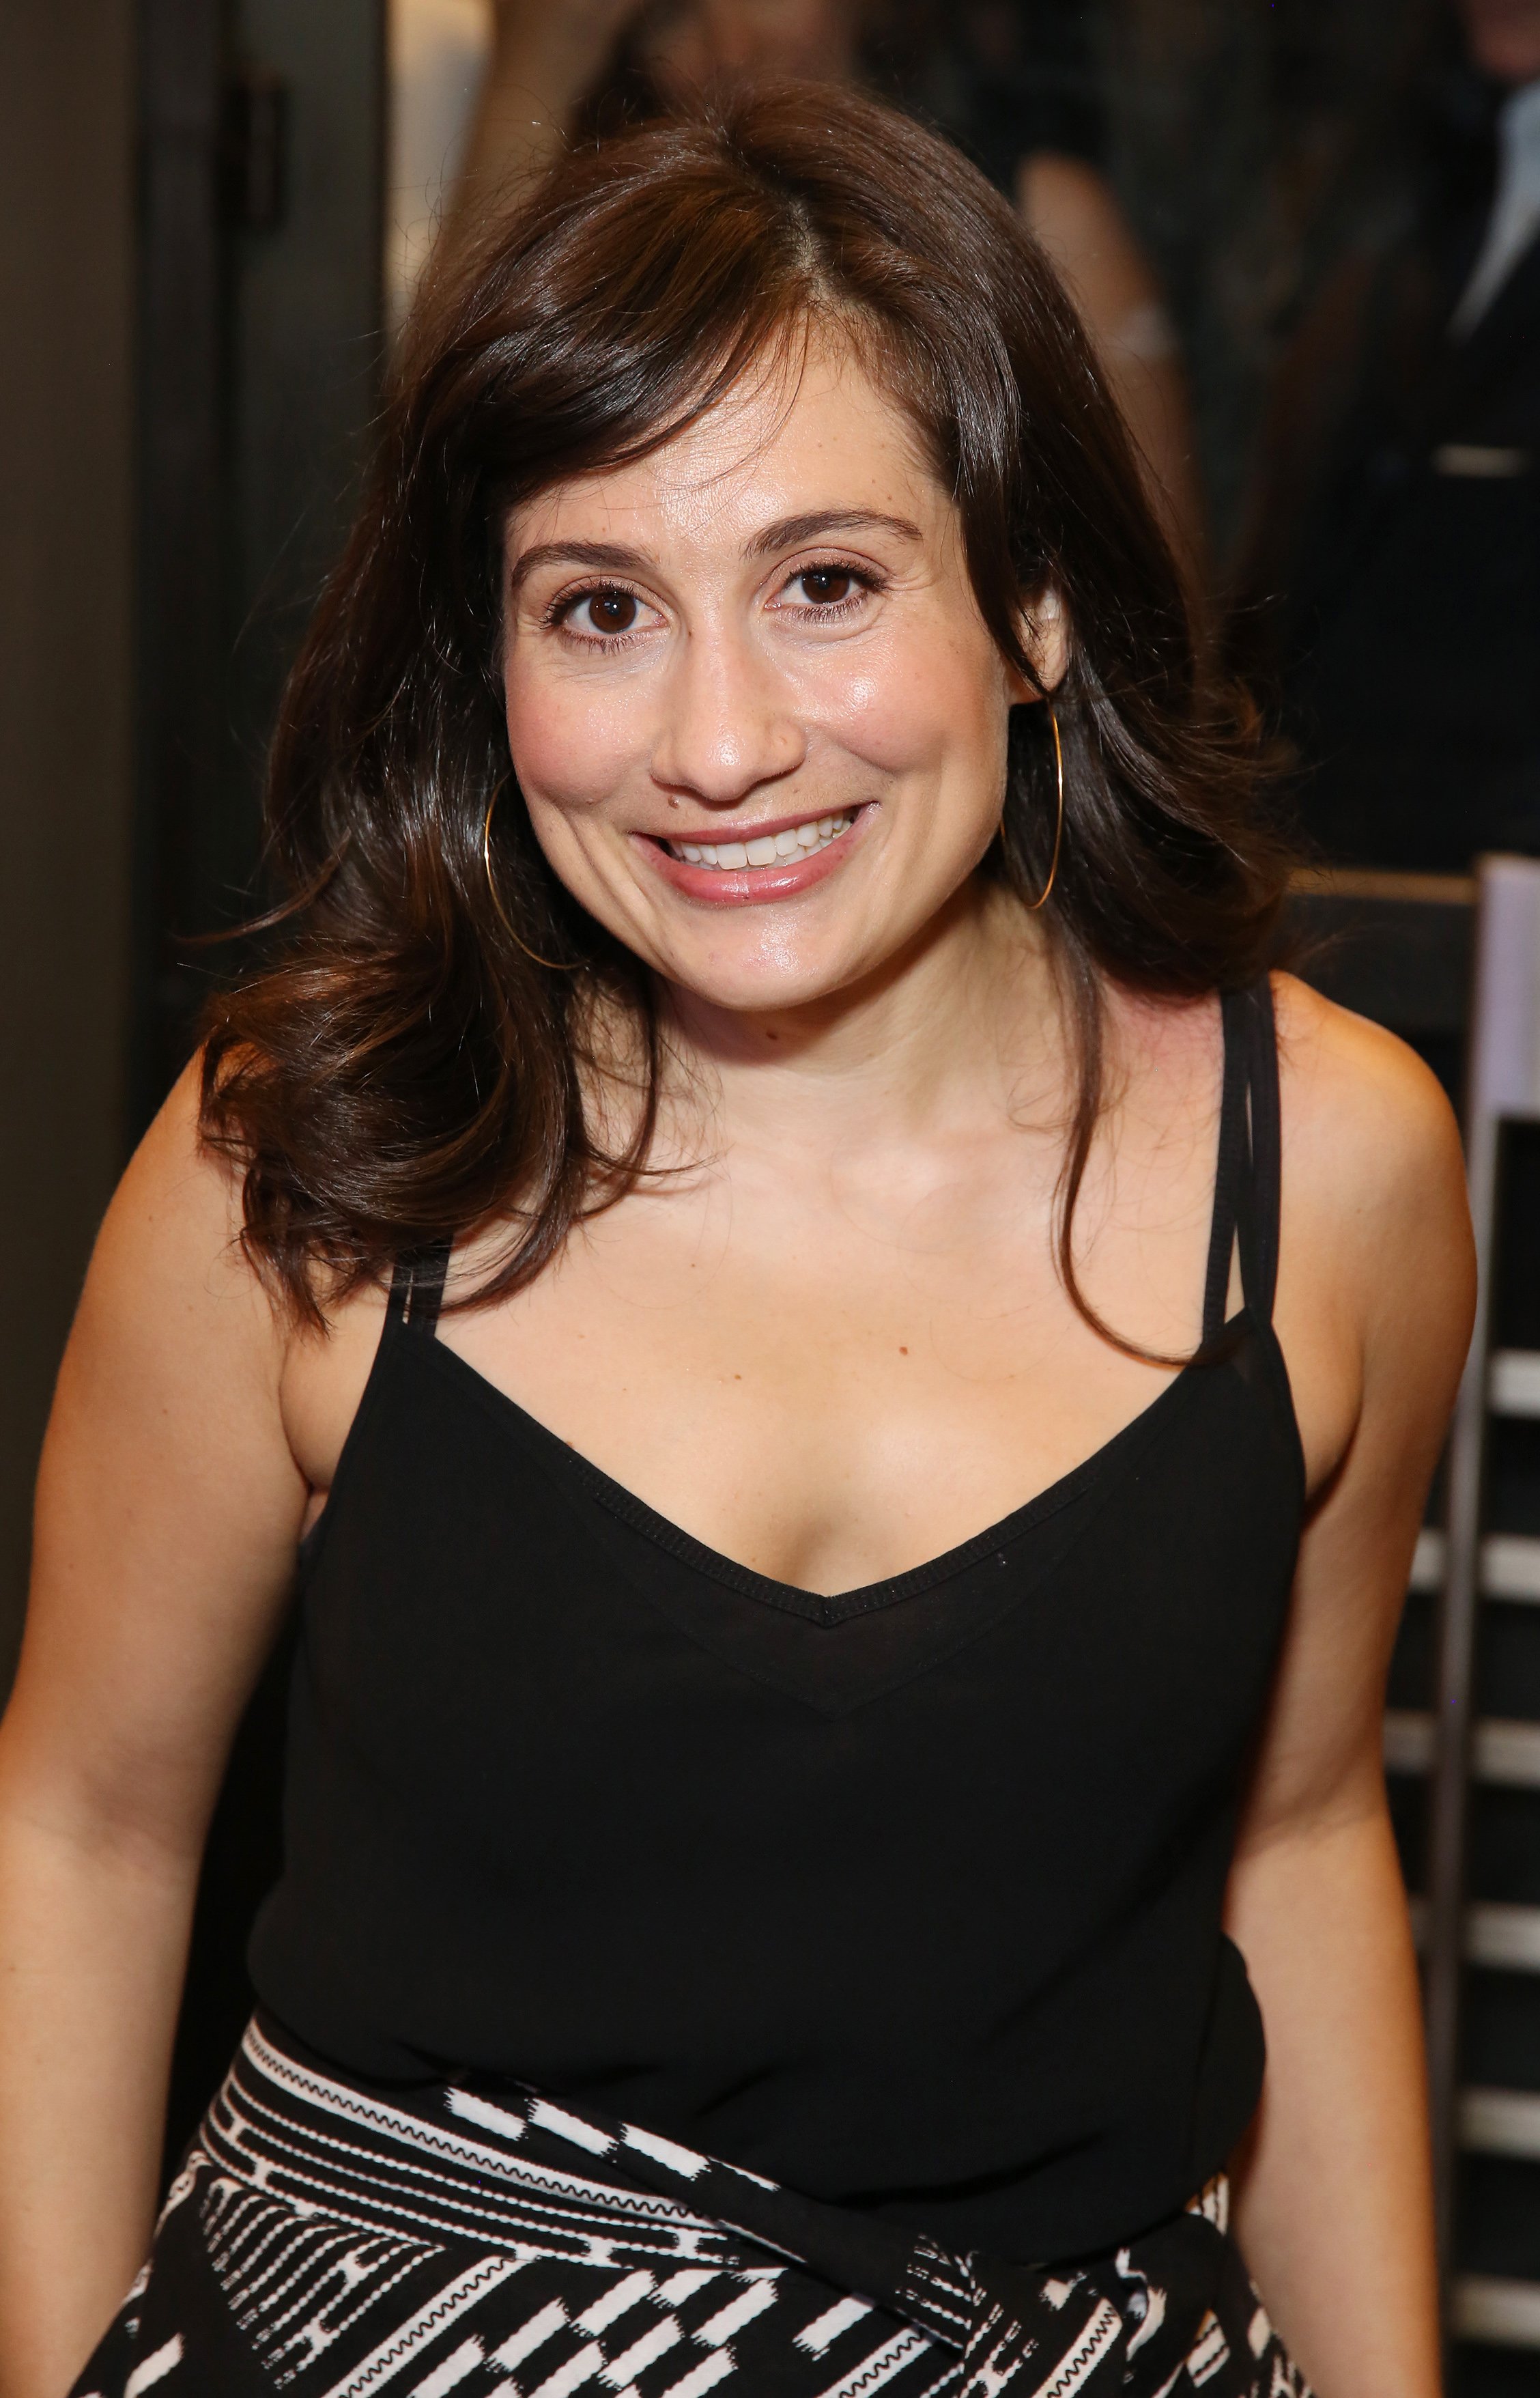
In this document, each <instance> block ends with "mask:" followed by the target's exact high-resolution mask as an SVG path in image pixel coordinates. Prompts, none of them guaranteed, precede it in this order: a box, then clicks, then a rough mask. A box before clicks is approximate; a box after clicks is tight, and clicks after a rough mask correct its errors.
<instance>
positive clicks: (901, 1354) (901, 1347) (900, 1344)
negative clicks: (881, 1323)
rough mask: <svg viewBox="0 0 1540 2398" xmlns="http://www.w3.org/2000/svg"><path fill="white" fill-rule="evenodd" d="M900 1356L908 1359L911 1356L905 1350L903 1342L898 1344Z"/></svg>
mask: <svg viewBox="0 0 1540 2398" xmlns="http://www.w3.org/2000/svg"><path fill="white" fill-rule="evenodd" d="M898 1354H899V1355H900V1356H901V1357H907V1355H908V1354H909V1352H908V1351H907V1349H905V1347H904V1343H903V1341H902V1340H901V1341H900V1342H899V1344H898Z"/></svg>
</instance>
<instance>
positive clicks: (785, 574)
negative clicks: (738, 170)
mask: <svg viewBox="0 0 1540 2398" xmlns="http://www.w3.org/2000/svg"><path fill="white" fill-rule="evenodd" d="M507 572H508V585H507V602H506V606H507V637H506V693H507V711H508V739H509V744H510V747H511V749H512V754H513V761H514V767H515V771H516V775H517V776H518V781H519V786H520V788H521V789H522V791H523V793H524V797H525V800H526V802H527V803H528V806H529V817H530V821H531V823H532V825H533V827H534V829H535V833H536V836H537V838H538V840H539V842H540V844H541V847H542V850H543V851H544V853H545V855H546V857H547V858H548V859H549V861H550V863H551V866H552V868H553V869H554V870H555V871H556V874H557V875H559V877H560V878H561V880H562V882H564V883H565V884H566V885H567V887H568V889H569V891H571V892H572V893H573V894H574V895H575V896H576V897H577V898H578V899H579V900H580V901H581V902H582V904H583V907H584V908H586V909H588V910H589V911H590V913H591V914H593V915H594V916H596V917H597V918H598V920H599V921H600V923H603V924H605V925H606V926H608V927H609V930H610V931H611V932H612V933H614V934H615V935H616V936H618V937H619V938H620V939H621V940H622V941H623V942H624V943H625V944H626V946H627V947H628V948H629V949H631V950H635V951H636V954H637V955H638V956H639V957H641V958H642V959H644V960H645V961H646V963H648V964H649V965H650V966H651V967H653V968H654V969H655V970H656V971H657V972H658V973H659V974H661V975H663V977H665V978H666V979H667V980H668V981H669V982H670V983H672V984H674V985H676V986H677V987H680V988H682V989H683V990H688V991H690V992H692V993H694V994H696V995H697V996H698V997H699V998H701V999H703V1000H705V1001H707V1002H709V1003H711V1004H716V1005H718V1006H721V1007H725V1008H730V1009H740V1010H742V1009H761V1008H781V1007H786V1006H797V1005H800V1004H806V1003H808V1002H810V1001H813V1000H816V999H819V998H821V997H824V996H825V995H828V994H830V993H833V992H835V991H837V990H844V989H847V988H849V987H850V985H852V984H853V983H855V982H857V981H859V980H860V979H862V978H863V977H865V976H867V975H869V974H871V973H874V972H875V971H877V969H879V968H880V967H882V966H883V965H884V964H886V963H888V962H889V961H890V960H891V959H892V958H894V957H895V956H897V955H898V954H899V953H900V952H901V951H902V950H903V949H904V946H905V944H907V943H909V942H911V941H912V940H913V939H914V937H915V936H916V935H917V934H918V933H919V931H920V930H921V928H922V927H923V926H924V925H926V924H927V923H929V922H930V920H931V918H932V917H934V916H935V915H936V913H937V912H938V910H940V909H942V908H943V907H944V905H945V904H946V902H947V901H948V900H949V899H950V898H951V897H952V896H953V895H954V894H955V893H956V892H957V890H958V889H959V887H960V886H961V885H962V884H963V883H964V882H967V880H968V878H969V877H970V875H971V873H972V871H973V869H974V868H975V867H976V866H977V865H978V863H979V860H980V859H981V857H982V856H983V855H984V851H985V849H986V848H987V847H988V845H989V842H990V839H991V837H992V835H993V833H994V831H995V829H996V827H997V826H998V822H999V816H1000V808H1001V802H1002V795H1003V791H1004V781H1005V762H1006V725H1007V718H1008V715H1009V711H1010V709H1011V706H1012V704H1013V703H1014V702H1017V701H1022V700H1025V699H1028V698H1030V697H1031V695H1032V694H1031V693H1030V691H1029V689H1028V687H1027V686H1026V684H1025V682H1024V680H1023V679H1022V678H1021V677H1019V676H1018V675H1017V674H1016V673H1015V671H1014V670H1013V669H1011V668H1010V667H1008V666H1007V665H1006V663H1005V661H1004V660H1003V659H1002V658H1001V656H1000V653H999V652H998V649H997V648H996V646H995V644H994V642H993V640H991V639H990V636H989V634H988V632H987V630H986V629H985V626H984V621H983V619H982V617H981V616H980V613H979V610H978V605H977V602H976V601H975V600H974V597H973V591H972V587H971V584H970V582H969V579H968V573H967V570H966V566H965V563H964V559H963V550H962V542H961V536H960V527H959V523H958V519H957V511H956V509H955V508H954V506H953V505H952V503H951V500H950V499H949V497H948V495H947V493H946V492H944V490H943V489H942V487H941V485H940V484H939V483H938V482H937V480H936V478H935V477H934V475H933V474H932V473H931V469H930V467H929V466H928V465H927V464H926V463H925V462H924V461H923V459H922V458H921V456H920V454H919V451H918V447H917V440H916V437H915V435H914V433H913V431H912V429H911V427H910V425H909V424H908V421H907V420H906V419H905V418H904V416H903V415H902V414H901V413H900V411H898V410H897V408H895V406H894V405H893V404H892V402H891V401H890V400H889V399H888V398H887V397H885V396H884V395H883V393H882V392H881V391H880V390H878V388H877V385H876V384H873V383H872V382H871V381H870V380H868V378H867V377H866V375H865V374H864V372H863V371H862V370H861V369H860V368H859V367H858V366H856V365H854V364H853V363H852V362H851V361H850V358H849V357H848V356H847V355H846V353H845V352H844V351H843V349H837V348H833V347H830V348H827V349H821V348H819V347H817V346H815V347H814V348H813V350H812V352H811V355H810V357H809V360H808V364H807V370H806V372H805V373H804V374H803V375H802V376H801V378H800V381H799V382H798V383H797V384H796V386H795V390H794V391H793V390H792V389H791V388H789V387H788V384H787V382H786V380H785V378H784V377H783V375H781V374H780V373H770V374H769V375H767V376H765V377H763V378H759V379H757V381H756V380H752V379H751V381H750V382H749V383H747V384H743V385H741V386H740V387H739V389H738V390H737V391H736V392H735V393H733V394H732V395H730V397H729V399H728V400H727V401H725V402H724V403H723V404H722V405H721V406H719V407H718V408H716V409H715V410H713V411H711V412H710V413H709V414H708V415H707V416H705V417H703V419H702V420H701V422H700V423H698V424H695V425H693V426H691V427H690V429H689V430H688V431H686V432H683V433H681V434H679V435H678V436H677V437H676V438H675V439H674V440H673V441H671V442H669V443H668V444H667V446H666V447H664V448H663V449H662V450H660V451H658V452H657V453H656V455H655V456H653V457H651V458H649V459H646V460H643V461H642V462H640V463H639V464H636V465H627V466H623V467H616V468H608V469H602V470H600V471H598V472H596V473H595V474H592V475H589V476H585V477H583V478H579V479H577V480H574V481H571V482H568V483H561V484H557V485H556V486H555V487H554V488H553V489H551V490H548V491H546V492H542V493H540V494H539V495H538V497H536V498H534V499H532V500H530V501H529V503H528V504H527V505H524V506H522V507H520V508H519V509H517V510H516V511H515V513H514V515H513V517H512V519H511V521H510V524H509V527H508V532H507ZM1046 615H1047V621H1046V622H1045V624H1044V625H1043V626H1042V628H1041V629H1042V640H1041V644H1040V646H1039V649H1038V655H1037V660H1036V663H1037V664H1038V669H1039V671H1040V672H1041V673H1042V675H1043V678H1044V680H1045V681H1046V682H1048V683H1052V682H1055V681H1057V680H1058V677H1059V675H1060V673H1061V672H1062V671H1063V666H1064V654H1063V642H1062V638H1061V634H1060V630H1059V626H1058V619H1057V612H1056V610H1055V609H1054V608H1053V606H1052V604H1050V608H1049V610H1048V611H1047V612H1046Z"/></svg>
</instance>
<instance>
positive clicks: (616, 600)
mask: <svg viewBox="0 0 1540 2398" xmlns="http://www.w3.org/2000/svg"><path fill="white" fill-rule="evenodd" d="M586 605H587V609H588V621H589V623H590V624H591V625H592V626H593V627H594V630H595V631H596V633H629V631H630V630H631V627H632V626H633V625H634V624H635V623H636V600H635V598H634V597H633V595H632V594H631V593H630V592H629V591H591V592H590V593H589V594H588V599H587V602H586Z"/></svg>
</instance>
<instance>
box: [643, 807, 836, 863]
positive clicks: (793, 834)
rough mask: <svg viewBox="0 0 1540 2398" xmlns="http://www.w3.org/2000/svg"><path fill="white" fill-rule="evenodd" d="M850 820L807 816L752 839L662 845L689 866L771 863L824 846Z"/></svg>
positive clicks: (834, 838)
mask: <svg viewBox="0 0 1540 2398" xmlns="http://www.w3.org/2000/svg"><path fill="white" fill-rule="evenodd" d="M854 822H855V818H854V816H853V815H844V816H810V817H809V819H808V821H807V823H806V824H799V825H788V826H787V827H786V829H785V831H784V832H776V833H769V832H765V833H760V834H758V835H757V837H756V838H755V839H754V840H753V841H671V842H665V843H664V847H665V848H666V849H667V851H668V853H669V855H670V856H671V857H682V858H684V859H685V860H686V861H687V863H688V864H690V866H774V865H775V864H777V862H778V861H779V860H780V859H782V858H783V857H797V856H798V855H806V853H807V852H808V851H810V850H814V849H827V847H828V845H829V843H830V842H831V841H837V840H838V839H839V836H840V834H841V833H842V832H849V831H850V827H851V825H852V824H854Z"/></svg>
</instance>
